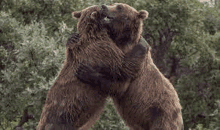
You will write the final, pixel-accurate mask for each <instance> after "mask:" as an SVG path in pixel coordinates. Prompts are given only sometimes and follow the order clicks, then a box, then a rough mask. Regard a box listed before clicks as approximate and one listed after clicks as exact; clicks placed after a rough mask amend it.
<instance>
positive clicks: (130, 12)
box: [79, 3, 183, 130]
mask: <svg viewBox="0 0 220 130" xmlns="http://www.w3.org/2000/svg"><path fill="white" fill-rule="evenodd" d="M102 8H104V9H103V10H104V11H105V14H106V15H107V18H108V19H109V24H107V25H108V30H109V35H110V36H111V38H112V39H113V41H114V42H115V43H116V44H117V45H118V46H119V48H120V49H122V50H123V52H126V51H127V50H128V49H127V48H129V47H131V46H132V45H134V44H137V42H138V40H139V39H140V36H141V33H142V21H143V19H144V18H146V17H145V16H147V12H146V11H140V12H138V11H136V10H135V9H134V8H132V7H130V6H128V5H127V4H122V3H116V4H113V5H111V6H104V5H103V6H102ZM122 41H126V42H122ZM122 43H123V44H122ZM84 67H85V66H84ZM81 68H83V67H81ZM88 68H89V67H85V71H84V74H82V75H92V74H93V72H92V71H89V69H88ZM92 69H94V68H92ZM92 69H91V70H92ZM81 71H83V70H81ZM98 72H99V71H98ZM96 75H98V74H97V73H96ZM79 77H81V76H79ZM106 77H107V76H106ZM99 80H103V78H102V77H101V78H99ZM105 80H107V79H105ZM129 81H130V83H129ZM100 82H102V81H100ZM103 89H109V88H103ZM111 89H112V91H111V93H110V96H111V97H112V98H113V101H114V104H115V106H116V108H117V110H118V112H119V114H120V115H121V117H122V118H123V119H124V120H125V122H126V124H127V125H128V126H129V127H130V129H131V130H183V121H182V115H181V105H180V103H179V98H178V95H177V93H176V91H175V89H174V87H173V85H172V84H171V83H170V82H169V80H168V79H166V78H165V77H164V75H163V74H162V73H161V72H160V71H159V70H158V68H157V67H156V66H155V64H154V63H153V60H152V58H151V52H150V50H148V53H147V54H146V55H145V61H144V62H143V64H142V65H141V70H140V71H139V72H138V74H137V76H136V77H135V78H131V79H130V80H128V81H124V83H114V84H112V87H111ZM122 90H123V91H122ZM102 91H103V90H102Z"/></svg>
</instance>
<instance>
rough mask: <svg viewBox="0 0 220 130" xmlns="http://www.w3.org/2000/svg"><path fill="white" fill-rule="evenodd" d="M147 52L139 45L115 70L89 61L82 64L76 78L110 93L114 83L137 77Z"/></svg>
mask: <svg viewBox="0 0 220 130" xmlns="http://www.w3.org/2000/svg"><path fill="white" fill-rule="evenodd" d="M140 42H143V40H140ZM147 50H148V48H146V47H145V46H143V45H142V44H137V45H136V46H135V47H134V48H133V49H132V50H131V51H130V52H128V53H127V54H126V55H125V56H124V58H123V59H122V62H121V63H120V64H118V65H117V66H116V67H115V68H114V70H113V69H112V66H110V65H106V64H101V63H99V64H96V65H92V64H91V63H89V62H87V61H85V62H82V63H80V65H79V66H78V68H77V71H76V74H75V76H76V77H77V78H78V79H79V80H80V81H82V82H83V83H87V84H90V85H91V86H99V88H100V89H101V91H103V92H105V93H108V92H109V90H110V87H111V84H112V83H114V82H118V81H120V82H123V81H126V80H127V79H129V78H132V77H134V76H135V75H136V73H137V72H138V71H139V70H140V68H141V64H142V62H143V60H144V58H145V54H146V52H147ZM111 54H112V53H111ZM113 60H114V59H113ZM113 62H114V61H113Z"/></svg>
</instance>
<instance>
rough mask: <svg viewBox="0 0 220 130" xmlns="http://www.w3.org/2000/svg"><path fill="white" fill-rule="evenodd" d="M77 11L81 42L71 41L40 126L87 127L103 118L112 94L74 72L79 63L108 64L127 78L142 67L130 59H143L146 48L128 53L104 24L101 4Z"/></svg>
mask: <svg viewBox="0 0 220 130" xmlns="http://www.w3.org/2000/svg"><path fill="white" fill-rule="evenodd" d="M73 14H74V17H76V18H77V19H78V24H77V29H78V31H79V33H80V34H81V35H80V39H79V42H78V43H74V44H71V43H69V44H68V45H67V48H66V60H65V62H64V66H63V68H62V70H61V72H60V74H59V76H58V77H57V79H56V81H55V83H54V84H53V86H52V87H51V88H50V90H49V91H48V95H47V100H46V102H45V105H44V108H43V111H42V114H41V119H40V122H39V124H38V127H37V129H38V130H87V129H89V128H90V127H91V126H92V125H93V124H94V123H95V121H96V120H97V119H98V118H99V116H100V114H101V113H102V111H103V108H104V103H105V101H106V98H107V96H108V95H107V94H106V93H105V92H102V91H97V90H96V89H94V88H93V87H91V86H90V85H88V84H85V83H83V82H81V81H79V80H78V79H77V78H76V76H74V75H73V74H76V68H77V66H78V65H79V63H83V64H87V62H88V63H90V64H91V65H93V66H99V65H101V66H104V67H106V68H108V70H107V71H110V72H109V73H111V74H113V75H114V76H115V75H116V76H115V77H117V78H122V79H126V78H129V77H132V76H133V70H131V68H140V65H138V64H131V63H134V62H133V61H130V60H128V59H134V60H136V59H138V61H139V62H142V60H140V59H139V58H142V59H143V58H144V57H143V54H145V52H146V50H145V49H144V48H142V51H141V52H139V51H137V49H141V47H140V46H139V47H138V46H137V48H136V49H133V50H131V51H130V52H129V53H127V54H126V55H124V53H123V52H122V51H121V50H120V49H119V48H118V47H117V46H116V45H115V44H114V42H113V41H112V40H111V39H110V38H109V36H108V34H107V32H106V30H105V29H104V28H102V27H103V26H102V20H103V19H104V15H103V14H101V13H100V12H99V7H98V6H92V7H89V8H86V9H84V10H82V11H81V12H74V13H73ZM73 41H74V40H73ZM76 41H77V40H76ZM136 53H137V54H142V57H135V56H134V55H136ZM133 54H134V55H133ZM126 60H127V61H126ZM109 67H111V68H110V69H109ZM105 87H106V86H105Z"/></svg>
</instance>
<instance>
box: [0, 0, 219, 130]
mask: <svg viewBox="0 0 220 130" xmlns="http://www.w3.org/2000/svg"><path fill="white" fill-rule="evenodd" d="M115 2H123V3H127V4H129V5H130V6H133V7H134V8H136V9H137V10H141V9H144V10H147V11H148V12H149V18H148V19H147V20H145V21H144V32H143V37H144V38H145V39H146V40H147V41H148V43H149V44H150V45H151V46H152V48H153V49H152V53H153V59H154V62H155V64H156V65H157V66H158V68H159V69H160V70H161V72H163V74H164V75H165V76H166V77H167V78H168V79H170V81H171V82H172V83H173V84H174V86H175V88H176V90H177V92H178V94H179V97H180V102H181V105H182V108H183V109H182V114H183V119H184V124H185V129H186V130H189V129H193V130H219V129H220V123H219V122H220V0H215V1H214V0H213V1H212V4H208V3H200V2H199V1H198V0H147V1H146V0H129V1H128V0H127V1H125V0H0V69H1V71H0V129H1V130H11V129H14V128H15V127H16V126H17V128H19V127H20V128H21V127H23V129H25V130H32V129H35V127H36V126H37V123H38V121H39V118H40V114H41V110H42V107H43V104H44V101H45V99H46V95H47V91H48V89H49V88H50V86H51V85H52V84H53V82H54V80H55V78H56V76H57V74H58V73H59V70H60V68H61V67H62V63H63V61H64V59H65V43H66V41H67V38H68V37H69V36H70V34H71V33H72V32H74V31H76V20H74V19H73V18H72V15H71V13H72V12H73V11H79V10H82V9H83V8H86V7H88V6H90V5H94V4H99V5H100V4H111V3H115ZM22 117H23V118H22ZM28 119H29V120H28ZM91 129H94V130H127V129H128V128H127V127H126V126H125V124H124V122H123V121H122V120H121V118H120V117H119V116H118V115H117V112H116V111H115V109H114V107H113V105H112V101H111V100H108V102H107V103H106V107H105V111H104V112H103V114H102V116H101V118H100V120H98V121H97V122H96V124H95V126H94V127H93V128H91Z"/></svg>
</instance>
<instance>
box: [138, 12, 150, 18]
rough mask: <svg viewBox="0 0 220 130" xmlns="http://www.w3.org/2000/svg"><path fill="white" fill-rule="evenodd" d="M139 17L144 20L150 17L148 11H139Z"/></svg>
mask: <svg viewBox="0 0 220 130" xmlns="http://www.w3.org/2000/svg"><path fill="white" fill-rule="evenodd" d="M138 17H139V18H141V19H143V20H144V19H146V18H147V17H148V12H147V11H146V10H141V11H139V14H138Z"/></svg>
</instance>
